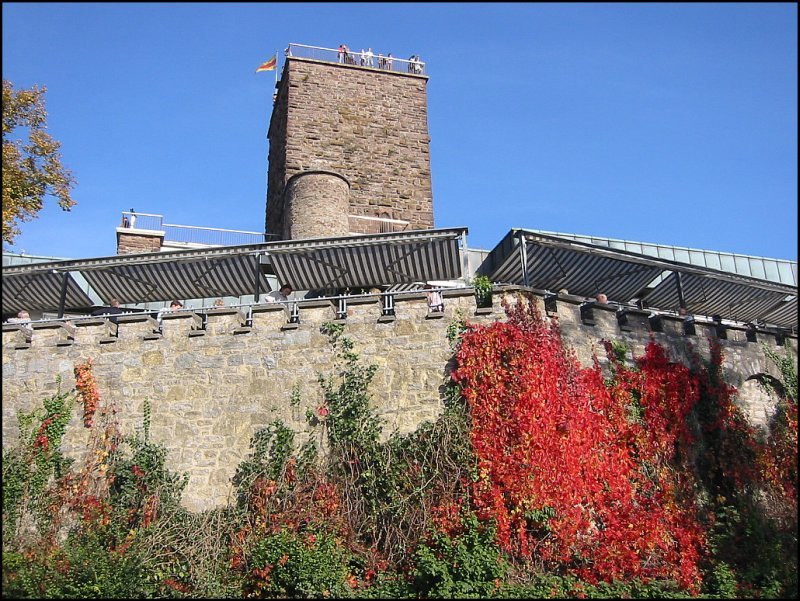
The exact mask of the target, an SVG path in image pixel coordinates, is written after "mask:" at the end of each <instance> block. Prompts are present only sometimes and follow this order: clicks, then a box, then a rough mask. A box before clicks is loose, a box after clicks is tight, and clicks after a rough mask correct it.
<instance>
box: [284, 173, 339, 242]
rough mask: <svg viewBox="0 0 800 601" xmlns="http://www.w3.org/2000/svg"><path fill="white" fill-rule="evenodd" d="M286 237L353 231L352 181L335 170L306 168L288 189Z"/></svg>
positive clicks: (328, 235)
mask: <svg viewBox="0 0 800 601" xmlns="http://www.w3.org/2000/svg"><path fill="white" fill-rule="evenodd" d="M284 199H285V204H284V207H285V213H284V222H283V237H284V239H286V240H298V239H303V238H334V237H339V236H347V235H348V234H349V229H350V228H349V222H348V213H349V212H350V182H349V181H347V179H346V178H345V177H344V176H342V175H340V174H338V173H335V172H333V171H304V172H303V173H298V174H296V175H293V176H292V177H291V178H289V181H287V182H286V187H285V190H284Z"/></svg>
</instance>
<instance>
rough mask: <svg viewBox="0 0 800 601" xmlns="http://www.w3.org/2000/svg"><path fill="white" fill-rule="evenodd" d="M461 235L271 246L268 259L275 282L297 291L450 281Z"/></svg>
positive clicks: (429, 233) (427, 233) (457, 272)
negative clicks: (288, 284) (289, 285)
mask: <svg viewBox="0 0 800 601" xmlns="http://www.w3.org/2000/svg"><path fill="white" fill-rule="evenodd" d="M466 231H467V230H466V229H448V230H424V231H416V232H401V233H395V234H391V235H390V236H386V235H371V236H358V237H355V236H354V237H348V238H337V239H331V238H327V239H320V240H306V241H297V242H292V243H289V244H285V245H279V246H271V247H270V249H269V256H270V260H271V262H272V265H273V268H274V269H275V273H276V274H277V276H278V279H279V280H280V281H281V282H290V283H292V285H293V286H294V287H295V288H298V289H301V290H320V289H323V290H324V289H333V288H344V287H366V286H373V285H378V284H390V285H399V284H413V283H414V282H424V281H426V280H450V279H457V278H460V277H462V275H463V274H462V267H461V254H460V251H459V241H460V240H461V239H462V237H463V236H464V234H466ZM356 238H357V239H356Z"/></svg>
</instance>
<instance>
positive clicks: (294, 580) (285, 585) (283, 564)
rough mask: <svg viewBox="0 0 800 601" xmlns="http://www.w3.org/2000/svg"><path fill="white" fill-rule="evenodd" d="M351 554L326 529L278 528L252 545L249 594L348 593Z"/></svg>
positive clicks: (307, 596) (259, 595)
mask: <svg viewBox="0 0 800 601" xmlns="http://www.w3.org/2000/svg"><path fill="white" fill-rule="evenodd" d="M349 560H350V555H349V553H348V552H347V550H346V549H345V548H344V547H342V546H340V545H339V544H338V543H337V541H336V539H335V538H334V537H333V536H332V535H330V534H328V533H325V532H314V531H306V532H291V531H288V530H281V531H280V532H278V533H277V534H273V535H270V536H267V537H265V538H263V539H262V540H260V541H259V542H258V543H257V544H256V545H255V546H254V548H253V551H252V559H251V569H250V572H249V574H248V584H247V588H248V590H249V596H256V597H260V598H270V597H274V596H276V595H278V596H282V597H283V596H288V597H298V598H309V597H347V596H349V595H350V594H352V588H351V587H350V585H348V583H347V577H348V575H349V573H350V568H349V565H348V563H349Z"/></svg>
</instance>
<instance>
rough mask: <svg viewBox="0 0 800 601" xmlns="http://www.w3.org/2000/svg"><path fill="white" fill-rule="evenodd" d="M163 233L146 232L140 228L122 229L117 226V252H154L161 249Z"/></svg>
mask: <svg viewBox="0 0 800 601" xmlns="http://www.w3.org/2000/svg"><path fill="white" fill-rule="evenodd" d="M163 241H164V234H163V232H162V233H158V234H148V233H145V232H142V231H141V230H130V231H129V232H126V231H122V230H121V229H120V228H117V254H118V255H133V254H140V253H155V252H158V251H159V250H161V244H162V243H163Z"/></svg>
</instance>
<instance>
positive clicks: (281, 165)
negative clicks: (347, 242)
mask: <svg viewBox="0 0 800 601" xmlns="http://www.w3.org/2000/svg"><path fill="white" fill-rule="evenodd" d="M319 50H323V49H319ZM320 54H323V53H320ZM328 58H329V60H324V59H319V58H303V57H298V56H287V57H286V61H285V64H284V66H283V72H282V75H281V79H280V81H279V82H278V84H277V86H276V87H277V90H276V93H275V102H274V107H273V110H272V119H271V121H270V126H269V181H268V186H267V208H266V231H267V232H268V233H269V234H271V237H270V238H269V240H291V239H299V238H320V237H336V236H344V235H348V234H370V233H380V232H391V231H407V230H416V229H430V228H432V227H433V197H432V189H431V169H430V151H429V143H430V137H429V136H428V111H427V98H426V85H427V82H428V77H427V76H426V75H423V74H419V73H409V72H403V71H402V70H400V69H401V68H404V67H405V61H397V60H395V65H394V69H392V68H391V67H389V68H386V67H385V65H384V66H383V68H381V67H369V66H359V65H357V64H339V63H338V62H337V55H336V52H335V51H332V52H331V53H330V56H329V57H328ZM354 62H357V61H354Z"/></svg>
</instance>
